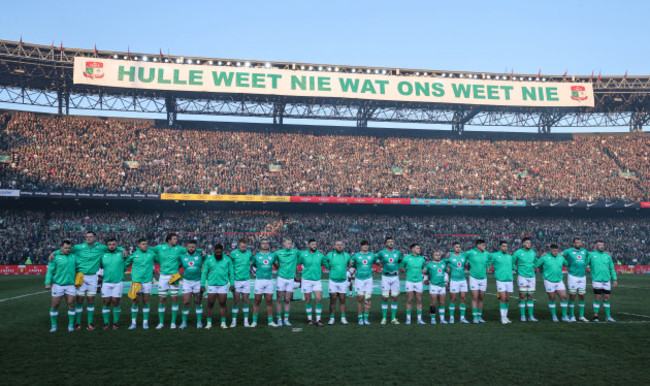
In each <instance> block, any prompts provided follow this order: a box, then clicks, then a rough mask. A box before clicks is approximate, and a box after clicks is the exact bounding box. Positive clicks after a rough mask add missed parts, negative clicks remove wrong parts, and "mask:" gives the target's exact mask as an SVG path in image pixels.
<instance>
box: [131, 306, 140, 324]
mask: <svg viewBox="0 0 650 386" xmlns="http://www.w3.org/2000/svg"><path fill="white" fill-rule="evenodd" d="M136 319H138V306H134V305H132V306H131V323H135V321H136Z"/></svg>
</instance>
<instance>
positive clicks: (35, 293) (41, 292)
mask: <svg viewBox="0 0 650 386" xmlns="http://www.w3.org/2000/svg"><path fill="white" fill-rule="evenodd" d="M46 292H50V291H40V292H34V293H31V294H25V295H20V296H14V297H13V298H6V299H0V303H2V302H6V301H9V300H16V299H20V298H24V297H27V296H32V295H38V294H44V293H46Z"/></svg>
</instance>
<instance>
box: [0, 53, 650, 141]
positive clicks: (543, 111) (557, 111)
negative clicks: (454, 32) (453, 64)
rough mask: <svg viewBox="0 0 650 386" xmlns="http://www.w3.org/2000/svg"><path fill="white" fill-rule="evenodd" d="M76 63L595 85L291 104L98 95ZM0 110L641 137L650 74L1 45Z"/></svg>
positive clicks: (289, 100) (187, 95) (279, 99)
mask: <svg viewBox="0 0 650 386" xmlns="http://www.w3.org/2000/svg"><path fill="white" fill-rule="evenodd" d="M75 57H86V58H97V59H113V60H115V59H117V60H124V61H132V62H143V61H149V62H158V63H177V64H191V65H200V66H232V67H233V68H236V67H250V68H265V69H269V68H275V69H282V70H289V71H291V70H295V71H314V72H337V73H349V74H353V73H365V74H381V75H386V76H396V77H409V78H411V79H412V78H413V77H421V78H423V79H424V78H428V77H436V78H440V77H442V78H457V79H460V78H462V79H483V80H486V79H495V80H512V81H532V82H540V84H543V83H544V82H551V81H552V82H572V83H591V84H592V85H593V88H594V99H595V101H594V107H593V108H591V107H578V108H575V107H572V108H566V107H565V108H558V107H503V106H479V105H457V104H445V103H433V102H432V103H421V102H395V101H379V100H377V101H376V100H371V101H369V100H362V99H347V98H322V97H287V96H278V95H260V94H254V93H240V94H225V93H204V92H203V93H202V92H185V91H163V90H137V89H133V88H118V87H98V86H92V85H83V84H75V83H74V82H73V62H74V58H75ZM0 103H13V104H22V105H31V106H41V107H49V108H58V111H59V113H65V114H68V113H69V111H70V109H77V110H93V111H97V112H100V111H116V112H130V113H134V112H135V113H158V114H160V113H162V114H167V121H168V122H169V123H170V124H174V123H175V122H176V116H177V114H197V115H201V114H203V115H220V116H240V117H268V118H272V119H273V123H274V124H282V123H283V118H308V119H324V120H332V119H335V120H352V121H356V122H357V126H359V127H366V126H367V124H368V121H376V122H407V123H431V124H449V125H451V127H452V129H453V130H454V131H456V132H458V133H462V132H463V130H464V127H465V125H475V126H497V127H498V126H506V127H507V126H512V127H537V128H538V131H539V132H540V133H548V132H550V130H551V128H552V127H613V126H620V127H629V129H630V131H640V130H641V129H642V127H643V126H644V125H646V124H647V123H648V121H650V75H644V76H627V75H625V76H617V77H614V76H600V75H598V76H594V75H593V74H592V75H589V76H575V75H570V76H569V75H566V74H564V75H543V74H514V73H511V74H507V73H487V72H484V73H478V72H463V71H440V70H430V69H404V68H384V67H360V66H346V65H333V64H314V63H292V62H265V61H257V60H241V59H226V58H202V57H194V56H192V57H186V56H178V55H173V56H170V55H164V54H162V52H160V53H158V54H151V53H149V54H147V53H134V52H129V51H127V52H122V51H99V50H97V49H74V48H66V47H62V46H58V47H57V46H54V45H50V46H46V45H37V44H28V43H23V42H15V41H7V40H0Z"/></svg>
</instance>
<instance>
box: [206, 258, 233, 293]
mask: <svg viewBox="0 0 650 386" xmlns="http://www.w3.org/2000/svg"><path fill="white" fill-rule="evenodd" d="M206 281H207V284H208V285H209V286H210V285H212V286H221V285H226V284H228V283H230V285H235V271H234V269H233V266H232V260H230V257H228V256H226V255H224V256H223V258H222V259H221V260H217V258H216V257H214V255H210V256H208V257H207V259H205V263H204V264H203V272H202V273H201V287H205V284H206Z"/></svg>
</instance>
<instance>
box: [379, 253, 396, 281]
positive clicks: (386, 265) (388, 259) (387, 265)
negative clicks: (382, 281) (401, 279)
mask: <svg viewBox="0 0 650 386" xmlns="http://www.w3.org/2000/svg"><path fill="white" fill-rule="evenodd" d="M401 259H402V252H400V251H398V250H397V249H393V250H392V251H388V250H387V249H382V250H381V251H379V252H377V261H381V265H382V269H381V272H382V274H383V275H390V276H394V275H395V274H397V273H398V272H399V269H400V268H399V261H400V260H401Z"/></svg>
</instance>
